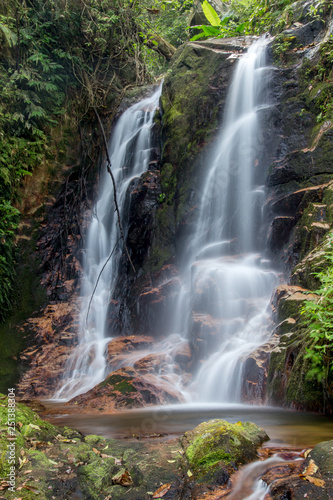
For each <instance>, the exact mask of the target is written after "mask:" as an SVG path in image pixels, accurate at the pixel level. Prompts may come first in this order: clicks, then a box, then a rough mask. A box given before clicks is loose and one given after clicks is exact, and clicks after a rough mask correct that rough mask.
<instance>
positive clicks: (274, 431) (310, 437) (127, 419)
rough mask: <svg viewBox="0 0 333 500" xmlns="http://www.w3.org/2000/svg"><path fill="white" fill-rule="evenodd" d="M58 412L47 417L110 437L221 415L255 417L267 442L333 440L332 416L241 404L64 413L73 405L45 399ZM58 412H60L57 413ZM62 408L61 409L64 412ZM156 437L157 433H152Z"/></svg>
mask: <svg viewBox="0 0 333 500" xmlns="http://www.w3.org/2000/svg"><path fill="white" fill-rule="evenodd" d="M43 403H44V404H45V405H46V406H47V408H48V411H50V410H51V409H52V413H54V415H49V416H47V415H46V418H47V419H48V420H50V421H51V422H52V423H53V424H55V425H66V426H69V427H74V428H76V429H78V430H79V431H81V432H82V433H83V434H97V435H101V436H104V437H107V438H116V439H117V438H119V439H121V438H124V437H127V438H131V437H133V435H135V436H147V437H149V436H153V438H154V439H170V438H171V437H172V436H178V435H180V434H183V433H184V432H186V431H188V430H189V429H193V428H194V427H196V426H197V425H198V424H200V423H201V422H204V421H207V420H210V419H213V418H220V419H224V420H227V421H228V422H231V423H235V422H238V421H239V420H240V421H243V422H245V421H249V422H254V423H256V424H257V425H259V426H260V427H263V428H264V429H265V431H266V432H267V434H268V436H269V437H270V441H268V442H267V443H266V446H272V447H275V446H279V447H283V448H295V449H302V448H306V447H311V446H314V445H316V444H317V443H319V442H321V441H327V440H330V439H333V422H332V419H331V418H329V417H326V416H324V415H320V414H316V413H303V412H297V411H292V410H285V409H282V408H273V407H269V406H247V405H241V404H184V405H182V404H180V405H170V406H156V407H147V408H142V409H133V410H128V411H120V412H116V413H113V414H93V415H92V414H90V415H84V414H80V413H79V414H75V415H69V414H64V412H66V410H67V411H68V412H70V409H71V408H70V407H68V406H64V405H62V404H59V403H54V402H52V401H49V402H48V401H45V402H43ZM57 412H58V414H56V413H57ZM61 413H62V414H61ZM154 436H155V437H154Z"/></svg>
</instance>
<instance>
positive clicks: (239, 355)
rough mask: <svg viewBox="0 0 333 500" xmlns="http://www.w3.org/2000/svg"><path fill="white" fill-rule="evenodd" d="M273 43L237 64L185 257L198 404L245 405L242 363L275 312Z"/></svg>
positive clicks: (184, 328) (187, 327)
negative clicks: (270, 199)
mask: <svg viewBox="0 0 333 500" xmlns="http://www.w3.org/2000/svg"><path fill="white" fill-rule="evenodd" d="M266 43H267V40H266V39H265V38H261V39H260V40H258V41H257V42H255V43H254V44H253V45H252V46H251V47H250V49H249V50H248V52H247V53H245V54H244V55H243V56H242V57H241V58H240V59H239V61H238V62H237V67H236V70H235V74H234V77H233V81H232V84H231V88H230V91H229V95H228V98H227V104H226V110H225V116H224V121H223V126H222V130H221V133H220V137H219V138H218V140H217V142H216V146H215V149H214V154H213V155H212V156H213V159H211V161H210V162H209V167H208V169H207V171H206V172H205V180H204V183H203V189H202V196H201V201H200V206H199V215H198V221H197V227H196V232H195V235H194V236H193V237H192V240H191V243H190V245H189V248H188V249H187V253H185V256H184V261H186V262H187V265H186V266H185V269H184V273H183V276H184V281H183V282H184V285H183V289H182V292H181V294H180V299H179V300H180V302H181V304H182V306H181V308H180V309H179V314H178V318H177V320H176V325H177V326H176V329H175V331H176V332H178V333H180V334H183V335H184V336H186V335H187V336H189V340H190V341H191V342H193V343H194V345H195V346H197V350H198V351H199V352H201V353H202V352H204V351H206V354H205V355H204V356H202V354H201V367H200V369H199V372H198V374H197V376H196V379H195V381H194V383H193V384H192V386H191V387H190V391H191V392H192V394H193V398H194V399H195V400H199V401H211V402H214V401H219V402H234V401H240V400H241V384H242V361H243V360H244V359H245V358H246V356H247V355H249V354H250V353H251V352H253V351H254V350H255V349H256V348H257V347H258V346H260V345H261V344H263V343H264V342H265V341H266V340H267V339H268V337H269V335H270V333H269V332H267V328H266V327H267V322H268V316H269V312H268V307H269V302H270V297H271V294H272V291H273V289H274V287H275V286H276V284H277V281H278V277H277V274H276V272H275V271H274V270H271V269H269V262H268V261H267V260H266V259H265V257H264V253H263V252H264V250H265V248H264V246H265V245H264V244H263V243H262V240H263V239H264V238H262V237H261V231H262V227H263V217H262V207H263V204H264V199H265V192H264V182H265V173H266V165H265V164H264V163H265V162H264V160H263V159H264V154H263V149H264V145H263V144H261V143H260V137H261V130H260V112H261V111H262V110H264V109H265V108H267V107H268V106H269V100H268V91H267V80H268V77H269V71H270V69H269V67H267V65H266V47H265V45H266ZM181 332H183V333H181ZM199 356H200V354H199Z"/></svg>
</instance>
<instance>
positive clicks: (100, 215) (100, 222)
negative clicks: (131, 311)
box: [53, 86, 162, 400]
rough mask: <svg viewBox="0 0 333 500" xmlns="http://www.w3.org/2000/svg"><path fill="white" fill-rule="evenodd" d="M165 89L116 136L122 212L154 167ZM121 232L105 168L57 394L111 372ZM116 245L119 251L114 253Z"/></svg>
mask: <svg viewBox="0 0 333 500" xmlns="http://www.w3.org/2000/svg"><path fill="white" fill-rule="evenodd" d="M161 90H162V87H161V86H159V88H158V89H157V90H156V92H155V93H154V94H153V95H152V96H151V97H149V98H147V99H144V100H143V101H140V102H139V103H137V104H135V105H133V106H131V107H130V108H129V109H127V110H126V111H125V112H124V113H123V115H122V116H121V117H120V118H119V121H118V123H117V125H116V127H115V129H114V133H113V136H112V138H111V142H110V146H109V155H110V159H111V164H112V167H111V168H112V171H113V175H114V177H115V181H116V186H117V198H118V206H119V209H120V213H121V214H122V215H123V214H124V211H125V208H126V204H127V203H128V197H129V189H130V186H131V184H132V183H133V181H134V180H135V179H136V178H138V177H140V176H141V174H142V173H144V172H145V171H146V170H147V169H148V164H149V160H150V158H151V129H152V127H153V124H154V123H153V119H154V115H155V111H156V109H157V108H158V106H159V98H160V95H161ZM126 223H127V221H126V220H122V224H123V227H124V231H125V233H126V231H127V226H126ZM119 236H120V232H119V226H118V221H117V215H116V212H115V205H114V200H113V187H112V181H111V177H110V175H109V173H108V172H107V170H106V168H105V167H104V171H103V172H102V174H101V181H100V193H99V197H98V201H97V203H96V205H95V207H94V210H93V216H92V220H91V223H90V226H89V229H88V232H87V238H86V245H85V255H84V262H83V279H82V287H81V296H82V303H81V315H80V328H79V336H78V345H77V347H76V348H74V350H73V353H72V354H71V356H70V358H69V360H68V362H67V365H66V368H65V375H64V378H63V381H62V384H61V386H60V387H59V388H58V389H57V391H56V393H55V394H54V396H53V398H54V399H64V400H68V399H70V398H73V397H75V396H77V395H78V394H82V393H84V392H86V391H88V390H89V389H91V388H92V387H94V386H95V385H97V384H99V383H100V382H101V381H102V380H104V378H105V377H106V375H107V372H106V370H107V367H106V359H105V350H106V347H107V344H108V342H110V340H111V338H110V337H108V338H107V337H105V326H106V319H107V311H108V307H109V302H110V299H111V297H112V294H113V290H114V287H115V284H116V280H117V274H118V264H119V259H120V257H121V254H122V252H123V245H122V242H121V241H119V242H118V244H117V245H116V243H117V241H118V240H119ZM115 245H116V247H115V251H114V253H113V255H112V257H111V258H109V257H110V254H111V252H112V250H113V248H114V246H115ZM104 266H105V268H104V269H103V267H104ZM102 269H103V271H102ZM101 271H102V273H101ZM100 273H101V275H100ZM99 275H100V279H99V281H98V285H97V288H96V290H95V292H94V294H93V291H94V288H95V286H96V283H97V280H98V277H99ZM92 296H93V299H92V301H91V304H90V307H89V302H90V299H91V297H92ZM88 308H89V313H88Z"/></svg>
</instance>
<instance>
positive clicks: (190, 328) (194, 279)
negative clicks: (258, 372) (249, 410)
mask: <svg viewBox="0 0 333 500" xmlns="http://www.w3.org/2000/svg"><path fill="white" fill-rule="evenodd" d="M266 45H267V39H266V38H265V37H263V38H261V39H259V40H258V41H256V42H255V43H254V44H253V45H252V46H251V47H250V48H249V50H248V51H247V52H246V53H244V54H243V55H242V56H241V57H240V58H239V60H238V61H237V66H236V68H235V73H234V76H233V79H232V83H231V86H230V90H229V94H228V97H227V103H226V109H225V113H224V120H223V124H222V127H221V132H220V134H219V136H218V138H217V140H216V144H215V146H213V148H212V151H213V153H212V154H211V155H210V157H208V156H207V161H206V163H207V164H208V165H209V167H208V168H207V170H206V171H205V172H204V173H203V174H204V176H205V177H204V180H203V182H202V186H203V187H202V191H201V194H200V196H199V198H200V200H199V204H198V205H199V207H198V216H197V223H196V230H195V233H194V234H192V236H191V239H190V243H188V244H186V245H184V249H183V255H182V261H183V262H186V264H185V265H184V266H183V270H182V273H181V281H182V286H181V290H180V292H179V295H178V297H177V300H176V301H174V302H173V305H172V307H171V310H170V314H169V317H170V318H172V320H171V321H170V330H169V331H170V335H169V336H168V337H166V338H165V339H164V340H163V341H161V342H158V343H157V344H156V345H155V346H154V347H153V348H151V350H150V351H149V352H143V351H141V352H140V351H138V352H134V353H133V354H131V355H129V356H126V357H125V359H124V360H123V362H122V363H120V364H119V366H118V368H119V367H121V366H125V365H126V366H133V364H134V363H135V362H136V361H138V360H139V359H140V358H142V357H144V356H146V355H147V354H152V353H156V354H159V353H162V354H163V355H164V357H165V361H166V362H165V363H164V365H163V368H161V370H160V372H158V373H156V374H154V375H152V374H151V375H150V380H151V381H152V382H153V383H157V384H158V385H159V386H160V387H161V388H163V386H165V387H169V388H172V389H173V391H174V393H175V394H177V397H178V399H180V400H181V401H183V402H186V401H187V402H189V401H192V402H195V401H197V402H222V403H233V402H240V401H241V399H242V395H241V387H242V366H243V361H244V360H245V359H246V357H247V356H248V355H249V354H251V353H252V352H253V351H255V349H256V348H258V347H259V346H260V345H261V344H263V343H264V342H265V341H266V340H267V339H268V338H269V335H270V333H269V331H268V329H267V324H268V318H269V310H268V308H269V302H270V297H271V294H272V291H273V289H274V287H275V286H276V285H277V283H278V275H277V273H276V272H275V271H274V270H272V269H270V268H269V262H268V261H267V260H266V258H265V238H264V237H262V234H261V233H262V228H263V214H262V211H263V205H264V202H265V189H264V183H265V175H266V165H265V147H266V146H265V144H264V141H263V139H262V137H263V134H262V130H261V127H260V116H261V112H266V111H267V108H269V107H270V102H269V92H268V80H269V77H270V68H269V67H268V66H267V64H266ZM160 93H161V88H159V89H158V91H157V92H155V94H154V95H153V96H152V97H151V98H149V99H145V100H143V101H141V102H140V103H138V104H135V105H134V106H132V107H131V108H129V109H128V110H127V111H126V112H125V113H124V114H123V115H122V116H121V118H120V119H119V122H118V124H117V126H116V128H115V131H114V134H113V138H112V141H111V145H110V155H111V161H112V169H113V172H114V175H115V178H116V183H117V186H118V188H117V189H118V197H119V205H120V207H121V210H122V212H123V209H124V204H125V203H126V199H127V196H128V186H129V185H130V183H131V181H132V180H133V178H135V177H139V176H140V175H141V174H142V173H143V172H144V171H145V170H146V169H147V168H148V162H149V158H150V134H151V129H152V126H153V116H154V112H155V109H156V108H157V106H158V101H159V97H160ZM124 166H125V168H124ZM126 193H127V195H126ZM123 223H124V225H125V226H126V221H124V222H123ZM118 238H119V230H118V226H117V220H116V216H115V213H114V205H113V191H112V186H111V180H110V178H109V175H108V174H107V173H104V178H103V180H102V182H101V193H100V197H99V199H98V201H97V204H96V206H95V208H94V214H93V218H92V222H91V224H90V227H89V230H88V236H87V246H86V255H85V261H84V278H83V285H82V296H83V299H82V307H81V311H82V312H81V324H80V335H79V343H78V346H77V347H76V348H75V349H74V352H73V355H71V357H70V358H69V361H68V363H67V366H66V373H65V377H64V381H63V383H62V386H61V387H60V389H59V390H58V391H57V393H56V394H55V396H54V398H55V399H69V398H72V397H74V396H76V395H78V394H81V393H83V392H86V391H87V390H89V389H91V388H92V387H94V386H95V385H96V384H98V383H99V382H101V381H102V380H103V379H104V378H105V376H106V375H107V373H106V360H105V351H106V346H107V344H108V342H109V341H110V340H111V339H110V338H107V337H105V323H106V315H107V309H108V304H109V301H110V298H111V297H112V293H113V288H114V286H115V283H116V279H117V271H118V269H117V262H118V261H119V255H120V253H121V251H122V247H121V245H119V246H118V247H117V251H116V252H115V253H114V255H113V256H112V258H111V259H110V261H109V262H108V263H107V265H106V267H105V269H104V270H103V272H102V274H101V278H100V280H99V283H98V286H97V289H96V291H95V293H94V295H93V300H92V303H91V306H90V310H89V315H88V321H87V322H86V316H87V309H88V304H89V301H90V298H91V296H92V292H93V289H94V287H95V284H96V280H97V277H98V275H99V274H100V272H101V269H102V268H103V266H104V265H105V263H106V261H107V259H108V258H109V255H110V252H111V250H112V248H113V246H114V244H115V243H116V241H117V239H118ZM110 283H111V286H110ZM188 341H190V342H191V343H192V344H194V345H195V346H196V348H197V350H199V351H200V350H201V352H203V351H204V354H203V355H202V357H201V363H200V369H199V371H198V372H197V374H196V376H195V377H194V379H193V381H192V383H191V384H190V385H189V384H188V382H187V385H186V384H185V381H188V377H184V378H183V376H182V373H181V371H180V370H179V369H177V363H176V362H175V353H176V352H177V351H179V349H181V348H182V345H183V344H187V342H188ZM200 345H201V346H203V345H204V346H205V347H204V349H203V348H202V347H200Z"/></svg>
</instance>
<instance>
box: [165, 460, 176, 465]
mask: <svg viewBox="0 0 333 500" xmlns="http://www.w3.org/2000/svg"><path fill="white" fill-rule="evenodd" d="M175 461H176V460H167V462H169V464H174V463H175Z"/></svg>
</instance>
